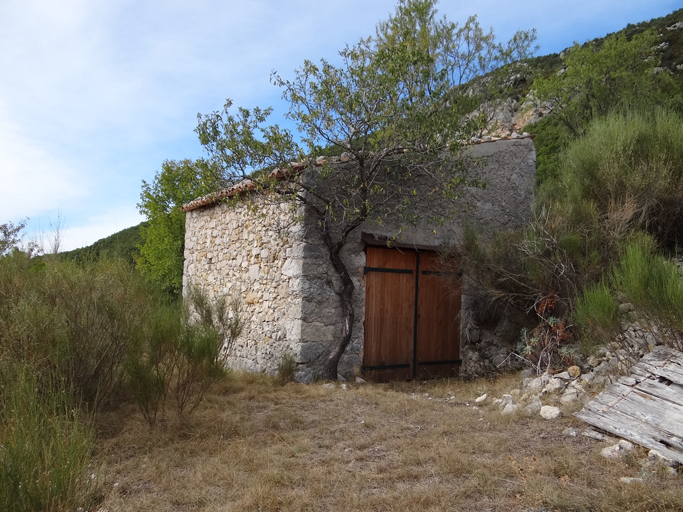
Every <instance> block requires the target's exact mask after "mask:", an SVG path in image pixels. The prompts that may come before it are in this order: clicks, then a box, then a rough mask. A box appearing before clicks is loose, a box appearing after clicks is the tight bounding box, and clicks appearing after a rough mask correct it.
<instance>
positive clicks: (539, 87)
mask: <svg viewBox="0 0 683 512" xmlns="http://www.w3.org/2000/svg"><path fill="white" fill-rule="evenodd" d="M656 43H657V37H656V35H655V33H654V32H652V31H646V32H643V33H640V34H637V35H635V36H633V38H632V39H630V40H629V39H628V38H627V37H626V36H625V35H624V34H617V35H614V36H610V37H607V38H606V39H605V40H604V42H603V43H602V45H601V46H600V47H598V46H597V45H596V43H595V42H591V43H589V44H587V45H584V46H579V44H578V43H574V46H573V47H572V48H571V50H570V51H568V52H567V53H566V55H565V56H564V57H563V58H562V61H563V68H562V69H561V70H560V71H559V72H558V73H553V74H551V75H550V76H549V77H547V78H542V79H539V80H537V81H536V82H535V83H534V88H535V90H536V97H537V99H538V100H539V101H540V102H542V103H545V105H547V106H549V107H550V108H551V110H552V115H553V116H556V117H557V118H558V119H559V120H560V121H561V122H562V123H563V124H564V125H565V126H566V128H567V129H568V130H569V131H570V132H571V134H572V135H573V136H580V135H583V134H584V132H585V130H586V128H587V127H588V125H589V123H590V121H591V120H593V119H596V118H598V117H601V116H604V115H606V114H608V113H609V112H610V111H611V110H612V109H614V108H615V107H617V106H624V105H628V106H631V107H637V108H644V107H645V108H646V107H648V106H654V105H662V104H665V103H667V101H669V100H670V98H671V96H672V93H673V92H675V91H676V87H677V86H676V82H675V81H674V80H673V79H672V78H671V76H670V74H669V73H667V72H664V73H658V72H656V71H657V70H656V67H657V66H658V65H659V54H658V53H657V49H656Z"/></svg>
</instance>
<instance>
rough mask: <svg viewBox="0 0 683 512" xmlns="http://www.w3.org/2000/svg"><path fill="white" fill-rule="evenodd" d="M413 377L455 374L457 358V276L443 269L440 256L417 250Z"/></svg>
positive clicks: (459, 290) (458, 298)
mask: <svg viewBox="0 0 683 512" xmlns="http://www.w3.org/2000/svg"><path fill="white" fill-rule="evenodd" d="M419 269H420V275H419V279H418V290H419V291H418V301H417V347H416V351H417V353H416V360H417V366H416V375H415V376H416V377H417V378H418V379H427V378H431V377H447V376H456V375H457V373H458V369H459V365H460V362H459V359H460V301H461V288H460V278H459V277H458V276H457V275H453V272H451V271H450V270H451V269H449V271H448V272H446V271H444V270H443V266H442V265H441V263H440V261H439V256H438V255H437V254H436V253H433V252H421V253H420V267H419Z"/></svg>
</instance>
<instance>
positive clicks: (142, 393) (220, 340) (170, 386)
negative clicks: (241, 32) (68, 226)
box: [0, 249, 241, 511]
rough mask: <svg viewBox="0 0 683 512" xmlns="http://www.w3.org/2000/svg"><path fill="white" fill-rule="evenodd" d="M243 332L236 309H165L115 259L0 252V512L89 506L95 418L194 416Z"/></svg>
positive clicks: (197, 301)
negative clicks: (125, 410)
mask: <svg viewBox="0 0 683 512" xmlns="http://www.w3.org/2000/svg"><path fill="white" fill-rule="evenodd" d="M191 315H194V317H195V318H196V319H195V320H192V317H191ZM240 329H241V320H240V316H239V305H238V304H237V303H234V304H233V305H230V304H228V303H226V302H225V301H222V302H221V301H218V302H217V303H215V304H214V303H211V302H209V301H208V300H207V299H206V298H205V297H204V296H203V295H201V294H200V293H199V292H195V293H193V294H190V296H188V298H187V300H186V301H185V302H181V301H177V300H176V301H171V300H169V298H168V296H167V295H166V294H164V293H162V292H161V291H159V290H157V289H156V288H155V287H154V286H153V285H151V284H150V283H149V282H148V281H146V280H145V279H144V278H143V277H142V276H141V275H140V274H139V273H138V272H136V271H135V270H134V269H133V268H132V267H131V266H130V265H129V264H128V262H126V261H124V260H121V259H118V260H116V259H108V258H106V257H100V258H99V259H96V260H86V261H73V260H64V259H62V258H60V257H59V255H48V256H42V257H39V258H38V257H32V256H31V255H30V254H28V253H24V252H21V251H19V250H17V249H14V250H12V251H11V252H10V253H9V254H7V255H5V256H0V405H1V407H0V447H1V448H0V510H26V511H29V510H31V511H39V510H49V511H61V510H75V509H76V508H78V507H86V508H88V509H90V507H91V506H92V505H93V503H94V502H96V501H97V499H98V496H100V494H99V492H100V490H99V489H100V487H101V486H100V485H99V483H98V481H96V480H97V477H98V473H99V469H97V468H95V467H93V466H92V465H91V455H92V450H93V442H94V431H93V421H94V418H95V416H96V415H97V414H100V413H101V412H102V411H109V410H116V409H118V408H119V407H120V406H121V405H122V404H125V403H127V402H130V403H134V404H137V405H138V407H139V409H140V411H141V412H142V414H143V415H144V417H145V418H146V420H147V421H148V423H149V425H150V426H154V425H155V423H156V419H157V416H158V415H159V414H163V413H164V411H165V406H166V404H172V405H174V406H175V408H176V409H177V411H178V413H179V414H183V413H184V412H191V411H192V410H193V409H194V408H195V407H196V406H197V404H199V403H200V402H201V401H202V400H203V398H204V396H205V394H206V392H207V390H208V389H209V387H210V386H211V385H213V384H214V383H215V382H217V381H218V380H220V379H221V378H222V377H223V376H224V375H225V372H226V370H225V364H224V363H225V359H224V358H225V356H226V352H225V351H224V350H223V349H224V342H225V341H226V340H227V341H228V342H229V341H230V340H233V339H235V338H236V337H237V336H238V334H239V331H240ZM90 475H94V476H93V477H92V478H91V477H90Z"/></svg>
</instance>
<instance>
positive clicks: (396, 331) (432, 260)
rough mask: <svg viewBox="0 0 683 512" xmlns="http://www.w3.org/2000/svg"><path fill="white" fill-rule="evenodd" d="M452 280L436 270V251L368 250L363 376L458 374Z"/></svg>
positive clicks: (457, 320) (457, 298) (456, 313)
mask: <svg viewBox="0 0 683 512" xmlns="http://www.w3.org/2000/svg"><path fill="white" fill-rule="evenodd" d="M453 279H454V277H453V275H452V274H451V273H446V272H443V271H442V270H441V266H440V265H439V261H438V257H437V255H436V254H435V253H431V252H419V253H418V252H416V251H412V250H401V249H388V248H383V247H368V248H367V264H366V275H365V280H366V281H365V286H366V297H365V345H364V354H363V371H364V375H365V376H366V377H367V378H369V379H372V380H375V381H380V382H385V381H388V380H396V379H410V378H429V377H437V376H451V375H456V374H457V372H458V368H459V356H460V288H459V285H460V280H459V278H455V279H457V281H456V282H455V283H454V282H453ZM416 301H417V302H416ZM416 305H417V307H416Z"/></svg>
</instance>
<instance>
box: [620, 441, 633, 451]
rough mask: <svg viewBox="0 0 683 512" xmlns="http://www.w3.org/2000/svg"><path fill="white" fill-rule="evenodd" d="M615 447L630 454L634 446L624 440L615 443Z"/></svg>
mask: <svg viewBox="0 0 683 512" xmlns="http://www.w3.org/2000/svg"><path fill="white" fill-rule="evenodd" d="M617 445H618V446H619V448H621V449H622V450H623V451H625V452H630V451H632V450H633V449H634V448H635V446H633V443H631V442H629V441H627V440H626V439H622V440H621V441H619V442H618V443H617Z"/></svg>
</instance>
